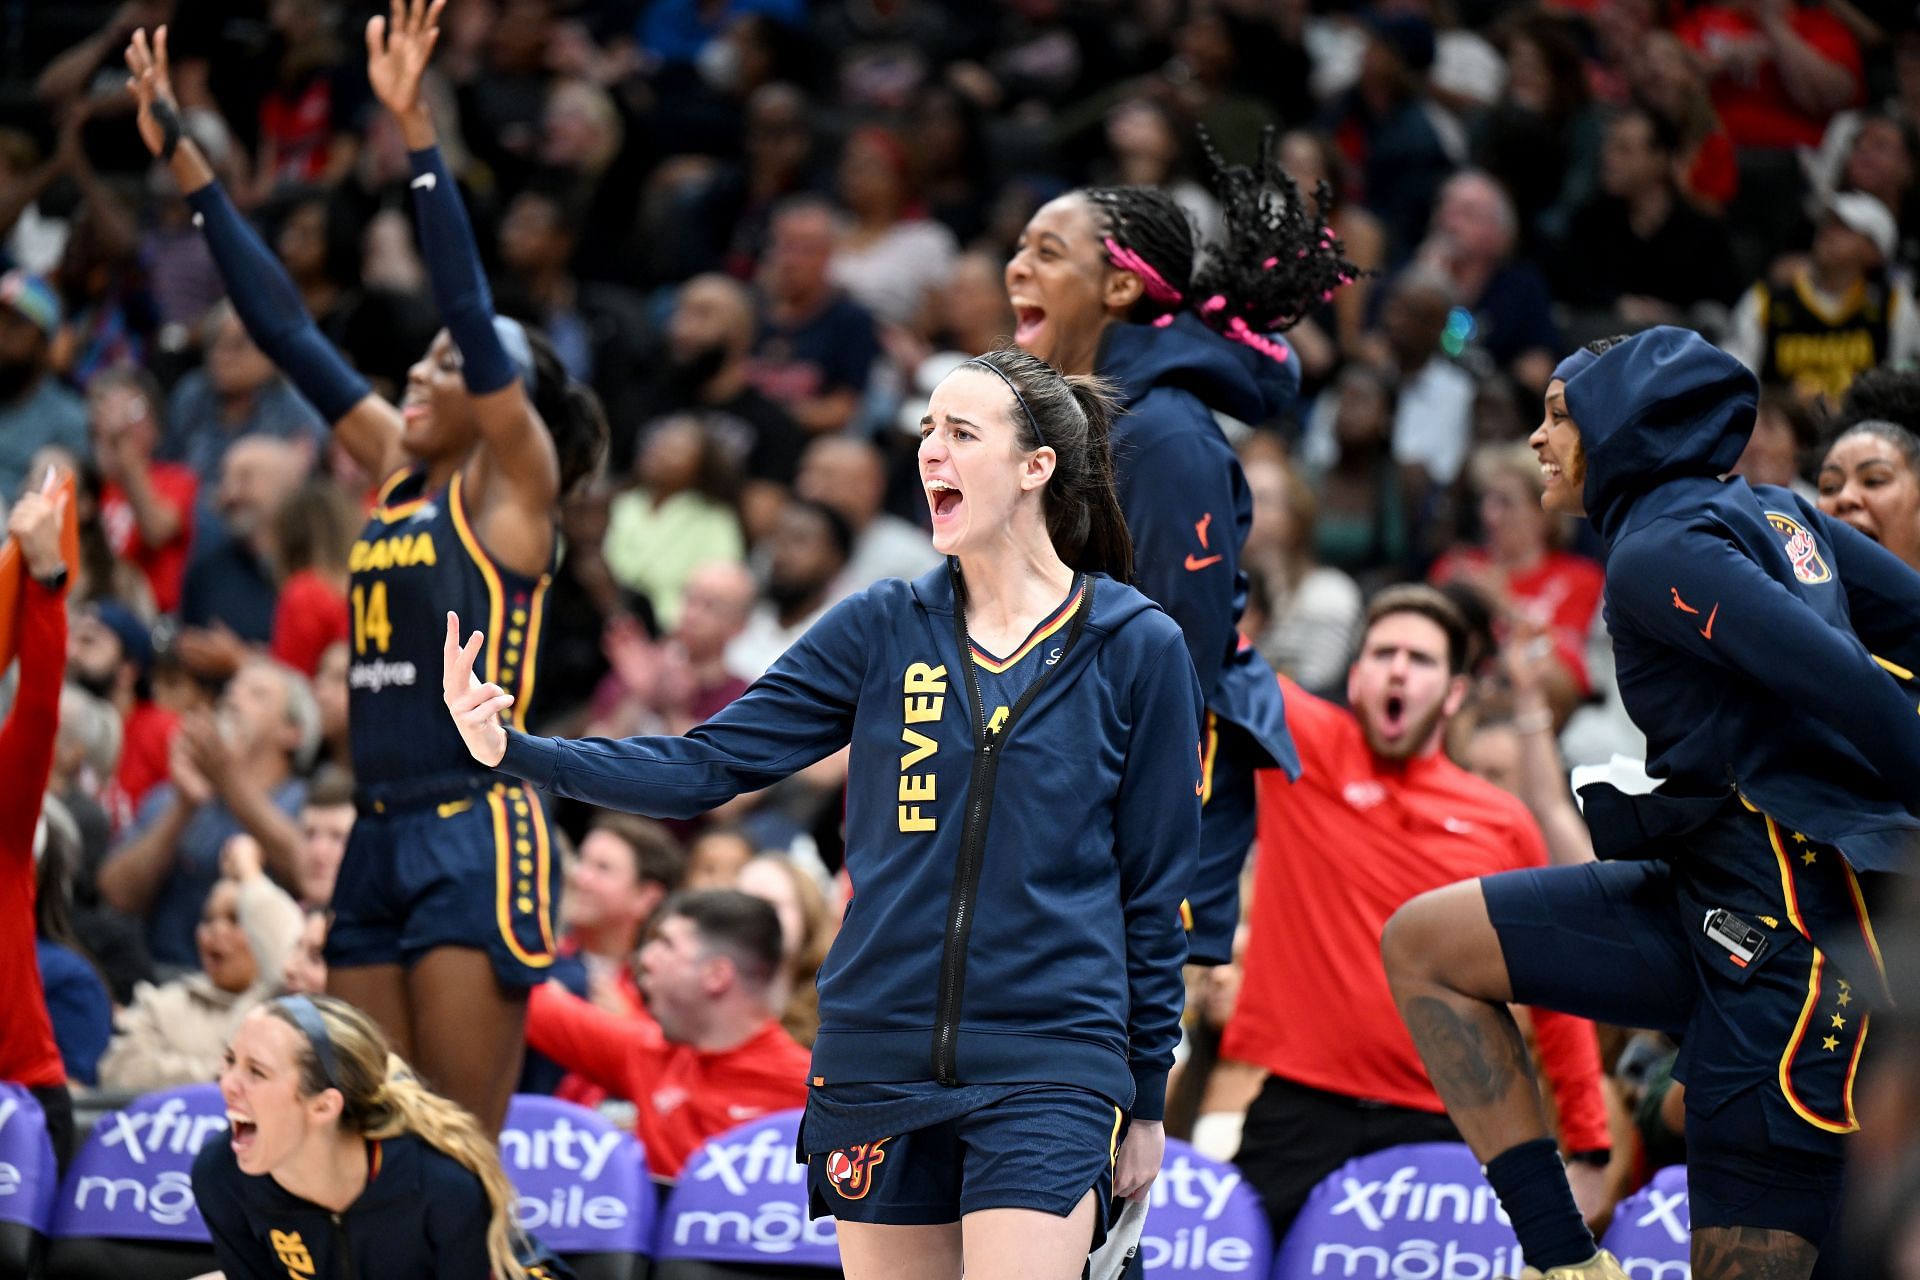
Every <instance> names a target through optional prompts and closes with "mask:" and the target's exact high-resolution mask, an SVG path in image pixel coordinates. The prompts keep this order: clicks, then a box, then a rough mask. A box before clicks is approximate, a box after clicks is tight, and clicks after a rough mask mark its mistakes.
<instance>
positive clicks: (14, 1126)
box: [0, 1084, 60, 1234]
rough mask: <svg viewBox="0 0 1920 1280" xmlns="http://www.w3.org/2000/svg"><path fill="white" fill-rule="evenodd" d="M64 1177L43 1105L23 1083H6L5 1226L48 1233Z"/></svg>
mask: <svg viewBox="0 0 1920 1280" xmlns="http://www.w3.org/2000/svg"><path fill="white" fill-rule="evenodd" d="M59 1190H60V1172H59V1169H58V1167H57V1166H56V1165H55V1164H54V1160H53V1143H52V1141H51V1140H50V1139H49V1138H48V1137H47V1117H46V1114H45V1113H44V1112H42V1111H41V1110H40V1104H39V1102H37V1101H35V1099H34V1096H33V1095H32V1094H31V1093H29V1092H28V1091H27V1090H26V1089H24V1088H22V1087H21V1086H20V1085H17V1084H0V1222H14V1223H18V1224H19V1225H21V1226H23V1227H28V1228H31V1229H32V1230H34V1231H38V1232H40V1233H42V1234H45V1232H46V1230H47V1224H48V1222H50V1221H51V1220H52V1217H53V1201H54V1196H55V1195H56V1194H57V1193H58V1192H59Z"/></svg>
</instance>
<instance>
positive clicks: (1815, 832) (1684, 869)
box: [1382, 328, 1920, 1280]
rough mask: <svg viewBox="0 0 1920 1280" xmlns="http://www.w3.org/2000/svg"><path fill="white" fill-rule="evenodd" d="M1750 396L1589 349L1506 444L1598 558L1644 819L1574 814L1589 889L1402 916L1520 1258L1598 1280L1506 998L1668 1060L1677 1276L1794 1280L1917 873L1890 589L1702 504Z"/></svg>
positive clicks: (1605, 803) (1729, 377)
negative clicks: (1585, 845)
mask: <svg viewBox="0 0 1920 1280" xmlns="http://www.w3.org/2000/svg"><path fill="white" fill-rule="evenodd" d="M1757 392H1758V387H1757V386H1756V385H1755V383H1754V379H1753V375H1752V374H1751V373H1749V372H1748V371H1747V370H1746V369H1745V368H1744V367H1742V366H1741V365H1740V364H1739V362H1738V361H1736V360H1734V359H1733V358H1732V357H1731V356H1728V355H1727V354H1726V353H1724V352H1722V351H1718V350H1716V349H1715V348H1714V347H1713V346H1711V345H1710V344H1708V343H1707V342H1706V341H1705V340H1704V339H1703V338H1701V337H1700V336H1699V335H1698V334H1695V333H1692V332H1689V331H1687V330H1684V329H1674V328H1656V329H1651V330H1648V331H1647V332H1645V333H1641V334H1637V335H1635V336H1634V337H1631V338H1626V339H1620V340H1609V341H1607V342H1602V343H1595V344H1593V346H1592V347H1589V348H1588V349H1586V350H1583V351H1579V352H1576V353H1574V354H1573V355H1572V356H1570V357H1568V358H1567V359H1566V360H1564V361H1562V362H1561V364H1560V367H1559V368H1557V369H1556V370H1554V374H1553V380H1552V381H1551V382H1549V383H1548V386H1547V393H1546V418H1545V420H1544V421H1543V422H1542V423H1541V425H1540V427H1539V428H1538V429H1537V430H1536V431H1535V432H1534V434H1533V441H1532V443H1533V448H1534V452H1535V453H1536V454H1538V455H1539V458H1540V463H1541V467H1542V469H1543V471H1544V473H1545V477H1546V492H1545V494H1544V496H1543V499H1542V502H1543V505H1544V506H1545V507H1546V508H1547V510H1549V511H1558V512H1563V513H1565V514H1568V515H1585V516H1587V517H1588V518H1589V519H1591V520H1592V521H1593V523H1594V526H1595V527H1596V528H1597V529H1598V530H1599V531H1600V535H1601V537H1602V538H1603V539H1604V540H1605V542H1606V569H1607V591H1606V599H1607V605H1606V610H1607V618H1606V621H1607V630H1608V632H1609V633H1610V634H1611V635H1612V637H1613V649H1614V657H1615V662H1616V666H1617V669H1618V673H1619V682H1620V696H1621V698H1622V700H1623V701H1624V702H1625V704H1626V708H1627V711H1628V713H1629V714H1630V715H1632V717H1633V720H1634V723H1635V724H1636V725H1638V726H1639V727H1640V728H1641V730H1642V731H1644V732H1645V733H1646V735H1647V770H1648V772H1649V773H1651V774H1652V775H1653V776H1654V777H1656V778H1659V779H1660V780H1661V783H1660V787H1659V789H1658V790H1656V791H1655V792H1654V793H1653V794H1651V795H1647V796H1626V795H1623V794H1621V793H1620V792H1618V791H1615V790H1613V789H1611V788H1607V787H1588V788H1586V789H1585V790H1584V791H1583V792H1582V795H1583V798H1584V800H1585V807H1586V819H1587V823H1588V825H1589V826H1590V827H1591V828H1592V831H1593V841H1594V848H1595V852H1596V853H1597V854H1598V855H1599V857H1600V859H1601V861H1598V862H1591V863H1587V864H1586V865H1584V866H1576V867H1553V868H1548V869H1545V870H1538V871H1519V872H1510V873H1508V874H1506V875H1500V876H1492V877H1489V878H1486V879H1483V880H1479V881H1468V882H1466V883H1463V884H1458V885H1453V886H1450V887H1448V888H1446V889H1440V890H1436V891H1435V892H1433V893H1429V894H1426V895H1424V896H1422V897H1420V898H1416V899H1415V900H1414V901H1413V902H1411V903H1409V904H1408V905H1407V906H1405V907H1403V908H1402V909H1401V910H1400V912H1399V913H1398V914H1397V915H1396V916H1394V917H1393V919H1392V920H1391V921H1390V922H1389V923H1388V925H1387V929H1386V935H1385V938H1384V939H1383V941H1382V950H1383V951H1384V953H1385V956H1386V962H1387V973H1388V976H1389V978H1390V979H1391V981H1392V983H1393V988H1394V995H1395V998H1396V1000H1397V1001H1398V1003H1399V1005H1400V1010H1401V1014H1402V1016H1403V1017H1404V1018H1405V1019H1406V1023H1407V1028H1408V1030H1409V1031H1410V1032H1412V1035H1413V1039H1414V1043H1415V1044H1416V1045H1418V1046H1419V1048H1420V1053H1421V1056H1422V1057H1423V1058H1424V1059H1425V1060H1426V1064H1427V1069H1428V1071H1429V1072H1430V1073H1431V1074H1432V1076H1433V1082H1434V1085H1435V1086H1436V1087H1437V1088H1438V1089H1439V1091H1440V1096H1441V1098H1442V1099H1443V1100H1444V1101H1445V1102H1446V1104H1447V1111H1448V1114H1449V1115H1451V1116H1452V1117H1453V1120H1454V1123H1455V1124H1457V1125H1458V1126H1459V1128H1460V1133H1461V1135H1462V1136H1463V1137H1464V1138H1465V1139H1466V1140H1467V1142H1468V1144H1469V1145H1471V1146H1472V1147H1473V1150H1474V1153H1475V1154H1476V1155H1478V1156H1479V1157H1480V1158H1481V1159H1482V1160H1483V1161H1485V1162H1486V1168H1487V1179H1488V1181H1489V1182H1491V1183H1492V1184H1493V1189H1494V1190H1495V1191H1496V1192H1497V1193H1498V1194H1499V1196H1500V1199H1501V1202H1502V1204H1503V1205H1504V1206H1505V1208H1506V1210H1507V1214H1508V1216H1509V1217H1510V1218H1511V1220H1512V1222H1513V1226H1514V1231H1515V1233H1516V1234H1517V1235H1518V1236H1519V1238H1520V1245H1521V1248H1522V1249H1523V1251H1524V1252H1525V1254H1526V1258H1527V1261H1528V1262H1529V1263H1530V1264H1531V1265H1532V1266H1534V1267H1537V1268H1539V1269H1540V1270H1541V1271H1543V1272H1545V1273H1546V1275H1547V1277H1548V1278H1549V1280H1557V1278H1559V1277H1575V1276H1579V1277H1592V1278H1593V1280H1618V1278H1619V1277H1622V1276H1623V1274H1624V1273H1623V1272H1622V1270H1621V1268H1620V1267H1619V1264H1618V1263H1616V1262H1615V1261H1614V1260H1613V1259H1612V1257H1611V1256H1610V1255H1608V1254H1604V1253H1599V1252H1598V1251H1597V1250H1596V1248H1595V1246H1594V1241H1593V1237H1592V1236H1591V1235H1590V1234H1588V1232H1587V1229H1586V1226H1585V1225H1584V1224H1583V1223H1582V1222H1581V1220H1580V1214H1579V1211H1578V1210H1577V1209H1575V1208H1574V1204H1573V1199H1572V1197H1571V1196H1570V1195H1568V1194H1567V1186H1566V1179H1565V1177H1564V1175H1563V1174H1562V1172H1561V1166H1560V1157H1559V1153H1558V1151H1557V1150H1556V1149H1555V1147H1554V1144H1553V1142H1552V1140H1551V1139H1550V1138H1548V1137H1546V1136H1545V1135H1546V1123H1545V1121H1544V1119H1543V1118H1542V1116H1541V1111H1540V1100H1539V1095H1538V1093H1537V1091H1536V1090H1535V1088H1534V1084H1533V1079H1532V1074H1531V1071H1530V1070H1529V1068H1528V1065H1527V1056H1526V1051H1525V1049H1524V1047H1523V1046H1522V1044H1521V1042H1520V1038H1519V1035H1518V1033H1517V1031H1516V1030H1515V1027H1514V1022H1513V1018H1512V1016H1511V1015H1510V1014H1509V1013H1508V1012H1507V1005H1508V1003H1509V1002H1516V1003H1520V1004H1532V1005H1540V1006H1543V1007H1546V1008H1550V1009H1559V1010H1563V1011H1565V1012H1567V1013H1572V1014H1576V1015H1579V1016H1581V1017H1586V1018H1592V1019H1594V1020H1596V1021H1599V1022H1609V1023H1614V1024H1617V1025H1621V1026H1632V1027H1653V1028H1656V1029H1658V1030H1662V1031H1666V1032H1669V1033H1671V1034H1673V1035H1675V1036H1679V1037H1682V1038H1683V1041H1684V1043H1683V1047H1682V1049H1681V1052H1680V1060H1679V1062H1678V1064H1677V1065H1676V1067H1675V1069H1674V1076H1675V1077H1676V1078H1677V1079H1680V1080H1682V1081H1684V1082H1685V1083H1686V1086H1687V1089H1686V1104H1687V1107H1686V1109H1687V1117H1686V1137H1687V1184H1688V1190H1689V1194H1690V1197H1691V1199H1690V1217H1691V1223H1692V1230H1693V1274H1694V1275H1695V1276H1697V1277H1700V1280H1729V1278H1730V1277H1737V1276H1754V1275H1768V1276H1778V1277H1782V1278H1783V1280H1785V1278H1791V1277H1804V1276H1806V1275H1807V1274H1808V1273H1809V1272H1810V1271H1811V1270H1812V1268H1813V1264H1814V1260H1815V1257H1816V1255H1817V1253H1818V1251H1819V1249H1820V1247H1821V1244H1822V1242H1823V1241H1824V1240H1825V1238H1826V1237H1827V1235H1828V1233H1829V1231H1830V1229H1831V1227H1832V1224H1833V1220H1834V1216H1835V1213H1836V1210H1837V1208H1838V1206H1839V1203H1840V1173H1841V1163H1842V1151H1843V1148H1844V1138H1845V1136H1846V1135H1847V1134H1849V1133H1852V1132H1854V1131H1855V1130H1857V1129H1858V1128H1859V1127H1860V1126H1859V1121H1858V1119H1857V1118H1856V1116H1855V1111H1854V1102H1853V1082H1854V1076H1855V1074H1856V1072H1857V1071H1858V1068H1859V1065H1860V1058H1861V1053H1862V1051H1863V1050H1864V1049H1865V1047H1866V1041H1867V1028H1868V1021H1869V1017H1868V1014H1869V1011H1870V1010H1872V1009H1874V1008H1876V1007H1883V1006H1884V1005H1885V1004H1886V1003H1887V1000H1888V997H1887V992H1886V976H1885V970H1884V966H1883V965H1882V963H1881V957H1880V948H1879V944H1878V942H1877V941H1876V940H1875V938H1874V932H1873V925H1872V922H1871V918H1870V914H1869V905H1870V903H1871V901H1872V899H1873V897H1874V896H1875V889H1876V883H1875V882H1876V880H1878V879H1883V878H1884V876H1885V873H1889V872H1906V873H1908V874H1911V872H1912V870H1913V856H1914V853H1915V851H1916V848H1920V768H1916V765H1917V764H1920V717H1916V716H1915V715H1914V704H1913V702H1912V700H1911V699H1910V697H1909V696H1908V695H1907V694H1906V693H1905V692H1903V691H1902V689H1901V687H1900V685H1899V683H1898V682H1897V680H1896V676H1902V677H1904V676H1906V675H1907V674H1908V673H1910V672H1911V671H1913V670H1916V669H1920V574H1915V573H1914V571H1913V570H1912V569H1910V568H1908V567H1907V566H1906V565H1905V564H1903V563H1902V562H1901V561H1900V560H1899V559H1898V558H1897V557H1895V556H1894V555H1893V554H1892V553H1891V552H1889V551H1888V550H1886V548H1884V547H1882V546H1880V545H1878V544H1877V543H1875V542H1874V541H1873V540H1872V539H1870V538H1868V537H1867V536H1866V535H1864V534H1862V533H1860V532H1858V531H1857V530H1855V529H1853V528H1851V527H1849V526H1848V525H1846V524H1844V523H1842V522H1841V521H1839V520H1836V519H1833V518H1831V517H1829V516H1826V515H1823V514H1822V513H1821V512H1820V511H1819V510H1818V509H1817V508H1816V507H1815V506H1814V505H1813V504H1812V503H1810V502H1808V501H1806V500H1805V499H1803V498H1801V497H1800V496H1798V495H1797V494H1795V493H1793V492H1792V491H1791V490H1789V489H1784V488H1776V487H1774V486H1771V485H1748V484H1747V482H1746V481H1744V480H1741V479H1739V478H1737V477H1733V476H1730V475H1729V474H1728V473H1729V472H1731V471H1732V469H1733V465H1734V462H1735V460H1736V459H1738V458H1739V457H1740V454H1741V451H1742V450H1743V449H1744V448H1745V447H1746V443H1747V437H1748V435H1749V434H1751V432H1752V430H1753V420H1754V405H1755V400H1756V398H1757Z"/></svg>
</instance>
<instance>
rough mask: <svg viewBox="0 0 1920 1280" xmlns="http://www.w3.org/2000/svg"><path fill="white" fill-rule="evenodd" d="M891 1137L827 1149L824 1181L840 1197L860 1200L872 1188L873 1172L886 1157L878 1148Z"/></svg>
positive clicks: (889, 1140)
mask: <svg viewBox="0 0 1920 1280" xmlns="http://www.w3.org/2000/svg"><path fill="white" fill-rule="evenodd" d="M892 1141H893V1139H892V1138H882V1139H880V1140H879V1141H878V1142H863V1143H861V1144H859V1145H858V1146H854V1147H841V1148H839V1149H838V1150H836V1151H829V1152H828V1153H827V1181H828V1182H829V1183H831V1184H832V1186H833V1189H834V1192H835V1193H836V1194H837V1195H838V1196H839V1197H840V1198H841V1199H842V1200H859V1199H862V1198H863V1197H865V1196H866V1194H867V1192H869V1191H871V1190H873V1176H874V1172H875V1171H876V1170H878V1169H879V1167H880V1165H881V1163H882V1162H883V1161H885V1160H886V1158H887V1153H886V1152H885V1151H882V1150H881V1148H882V1147H884V1146H886V1145H887V1144H888V1143H889V1142H892Z"/></svg>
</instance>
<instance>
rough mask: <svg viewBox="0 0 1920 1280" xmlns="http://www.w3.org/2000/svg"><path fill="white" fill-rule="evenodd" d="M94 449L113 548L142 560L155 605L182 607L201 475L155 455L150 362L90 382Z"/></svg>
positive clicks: (156, 412) (158, 425)
mask: <svg viewBox="0 0 1920 1280" xmlns="http://www.w3.org/2000/svg"><path fill="white" fill-rule="evenodd" d="M87 411H88V419H89V424H88V425H89V430H90V433H91V435H92V438H93V456H94V460H95V462H96V464H97V465H98V466H99V468H100V476H101V480H102V485H101V491H100V517H99V518H100V524H101V527H102V528H103V529H104V531H105V533H106V539H107V546H108V548H109V549H110V550H111V551H112V552H113V554H114V556H115V557H117V558H119V559H122V560H126V561H128V562H129V563H131V564H134V565H136V566H137V567H138V568H139V570H140V572H141V573H142V574H144V575H145V576H146V580H147V585H148V587H149V588H151V590H152V592H153V603H154V607H155V608H156V609H158V610H159V611H160V612H161V613H172V612H174V611H175V610H177V609H178V608H179V607H180V590H181V584H182V580H183V578H184V577H185V574H186V568H187V548H188V546H189V545H190V544H191V543H192V541H193V514H194V505H195V500H196V497H197V495H198V492H199V488H200V482H199V480H198V478H197V477H195V475H194V474H193V471H192V470H191V469H190V468H188V467H185V466H182V465H181V464H179V463H177V462H156V461H154V457H153V452H154V450H155V448H157V447H158V446H159V443H160V439H161V437H162V435H163V434H164V427H163V424H162V422H161V419H160V412H161V401H160V387H159V384H158V383H156V382H155V381H154V380H153V378H152V376H151V375H150V374H148V373H147V372H146V371H145V370H144V369H137V368H136V369H112V370H108V371H107V372H105V373H102V374H101V375H100V376H98V377H96V378H95V379H94V380H93V383H92V384H91V385H90V386H89V387H88V388H87Z"/></svg>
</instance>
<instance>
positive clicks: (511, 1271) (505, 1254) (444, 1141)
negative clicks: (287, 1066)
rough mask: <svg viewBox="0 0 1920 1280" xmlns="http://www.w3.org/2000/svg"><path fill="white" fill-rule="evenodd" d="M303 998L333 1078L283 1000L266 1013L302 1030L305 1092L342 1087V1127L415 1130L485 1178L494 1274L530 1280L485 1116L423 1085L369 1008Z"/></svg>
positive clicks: (365, 1131)
mask: <svg viewBox="0 0 1920 1280" xmlns="http://www.w3.org/2000/svg"><path fill="white" fill-rule="evenodd" d="M298 998H299V999H303V1000H306V1001H309V1002H310V1003H311V1004H312V1005H313V1007H314V1010H315V1011H316V1012H318V1013H319V1015H320V1020H321V1021H322V1022H323V1023H324V1024H325V1025H326V1029H327V1039H328V1040H329V1041H330V1042H331V1048H332V1051H333V1052H332V1056H333V1077H334V1078H333V1079H331V1080H329V1079H328V1078H327V1074H326V1071H325V1069H323V1068H322V1066H321V1064H320V1054H319V1050H318V1049H317V1048H316V1047H315V1045H314V1043H313V1038H312V1037H311V1036H309V1035H308V1034H307V1032H306V1030H305V1028H303V1027H302V1026H301V1025H300V1022H299V1020H298V1019H297V1018H296V1017H295V1016H294V1014H293V1013H292V1012H291V1011H290V1010H289V1009H288V1008H287V1006H286V1004H285V1003H284V1001H282V1000H270V1001H268V1002H267V1004H266V1005H265V1008H266V1010H267V1012H269V1013H271V1014H272V1015H273V1016H274V1017H276V1018H279V1019H280V1020H281V1021H282V1022H284V1023H286V1024H287V1025H288V1026H290V1027H292V1028H293V1029H294V1030H295V1031H297V1032H299V1033H300V1043H301V1046H302V1048H301V1051H300V1090H301V1092H302V1093H304V1094H306V1095H309V1096H312V1095H314V1094H319V1093H323V1092H325V1091H326V1090H328V1089H338V1090H339V1091H340V1097H341V1101H342V1107H341V1111H340V1127H341V1128H343V1129H346V1130H349V1131H351V1132H354V1133H359V1134H362V1135H364V1136H365V1137H368V1138H374V1139H380V1138H397V1137H400V1136H402V1135H404V1134H411V1135H412V1136H414V1137H416V1138H419V1139H420V1140H421V1141H422V1142H425V1143H426V1144H427V1145H428V1146H430V1147H432V1148H433V1149H434V1150H436V1151H438V1152H440V1153H441V1154H442V1155H444V1156H447V1157H448V1158H450V1159H452V1160H454V1161H455V1162H457V1163H458V1164H459V1165H460V1166H461V1167H462V1168H464V1169H465V1170H467V1172H469V1173H471V1174H473V1176H474V1177H476V1178H478V1179H480V1186H481V1188H482V1189H483V1190H485V1192H486V1193H487V1204H488V1206H489V1207H490V1208H491V1210H492V1214H491V1216H490V1217H489V1219H488V1222H487V1260H488V1262H489V1263H490V1266H491V1271H492V1274H493V1275H494V1277H496V1280H528V1275H527V1269H526V1268H525V1267H524V1266H522V1265H521V1264H520V1261H519V1257H518V1255H517V1252H516V1246H517V1245H520V1244H521V1243H523V1242H524V1237H523V1235H522V1234H521V1232H520V1229H519V1228H518V1227H516V1226H515V1225H514V1224H513V1204H514V1190H513V1184H512V1183H511V1182H509V1181H507V1172H506V1170H505V1169H504V1168H502V1167H501V1165H500V1150H499V1148H498V1147H496V1146H495V1145H494V1144H493V1141H492V1139H490V1138H488V1137H487V1135H486V1133H485V1131H484V1130H482V1129H481V1128H480V1122H479V1121H478V1120H475V1119H474V1118H473V1115H472V1114H471V1113H470V1112H468V1111H467V1110H466V1109H465V1108H464V1107H462V1106H460V1105H459V1104H458V1103H455V1102H450V1101H448V1100H447V1099H445V1098H443V1097H441V1096H440V1095H439V1094H437V1093H435V1092H433V1090H431V1089H429V1088H427V1087H426V1086H425V1085H423V1084H421V1083H420V1081H419V1078H418V1077H416V1076H415V1075H414V1074H413V1068H411V1067H409V1066H408V1065H407V1063H406V1060H405V1059H403V1058H402V1057H401V1056H400V1055H399V1054H397V1053H395V1052H394V1051H393V1048H392V1046H391V1045H389V1044H388V1043H387V1037H386V1036H385V1034H383V1033H382V1032H381V1030H380V1028H379V1026H378V1025H377V1024H376V1023H375V1022H374V1021H373V1019H371V1018H369V1017H368V1016H367V1015H366V1014H364V1013H362V1012H360V1010H358V1009H356V1008H354V1007H353V1006H352V1005H350V1004H348V1003H347V1002H346V1001H344V1000H337V999H334V998H333V997H331V996H302V997H298Z"/></svg>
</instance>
